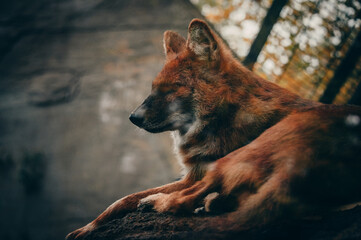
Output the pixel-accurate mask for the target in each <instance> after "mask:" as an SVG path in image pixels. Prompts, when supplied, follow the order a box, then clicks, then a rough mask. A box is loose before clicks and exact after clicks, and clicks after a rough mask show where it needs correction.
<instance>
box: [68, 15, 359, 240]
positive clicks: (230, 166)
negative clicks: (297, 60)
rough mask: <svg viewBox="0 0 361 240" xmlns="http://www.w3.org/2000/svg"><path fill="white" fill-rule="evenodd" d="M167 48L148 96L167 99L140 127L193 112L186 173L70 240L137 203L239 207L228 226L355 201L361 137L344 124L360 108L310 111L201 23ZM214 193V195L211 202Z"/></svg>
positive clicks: (179, 208) (311, 106)
mask: <svg viewBox="0 0 361 240" xmlns="http://www.w3.org/2000/svg"><path fill="white" fill-rule="evenodd" d="M164 41H165V52H166V54H167V57H166V63H165V66H164V68H163V70H162V71H161V72H160V73H159V74H158V76H157V77H156V79H155V80H154V81H153V84H152V94H153V95H151V96H153V97H154V96H157V94H159V93H161V94H163V95H161V96H163V97H162V98H160V99H157V98H155V100H154V101H156V104H154V105H156V106H157V107H158V108H159V109H158V110H156V109H147V111H148V112H147V113H146V114H145V119H146V120H147V119H148V118H149V119H151V118H154V119H155V118H156V117H157V115H158V114H159V112H157V111H160V112H162V111H165V110H167V108H166V106H167V104H171V103H172V102H175V101H178V100H179V99H181V100H182V101H184V102H186V103H187V104H188V105H186V106H187V107H188V108H192V109H191V110H190V112H192V114H193V115H194V116H193V117H194V118H196V119H197V120H198V121H200V122H201V124H200V126H198V128H195V129H193V130H192V131H193V132H190V130H188V129H186V130H185V131H184V133H182V132H181V130H179V132H180V134H179V137H180V139H181V140H182V142H181V143H180V145H179V146H178V147H179V152H180V155H181V157H182V161H183V164H184V165H185V166H186V168H187V169H188V172H187V174H186V176H185V177H184V179H183V180H181V181H179V182H176V183H173V184H169V185H165V186H162V187H159V188H155V189H150V190H147V191H144V192H141V193H136V194H132V195H129V196H127V197H125V198H123V199H121V200H118V201H117V202H115V203H114V204H113V205H112V206H111V207H109V208H108V209H107V210H106V211H105V212H104V213H102V214H101V215H100V216H99V217H98V218H97V219H95V220H94V221H93V222H92V223H90V225H87V226H86V227H84V228H81V229H79V230H77V231H75V232H73V233H71V234H70V235H69V236H68V239H75V238H80V237H81V236H83V235H84V234H85V233H87V232H88V231H91V230H92V229H94V227H96V226H99V225H102V224H104V223H105V222H107V221H109V220H110V219H112V218H115V217H119V216H121V215H122V214H124V213H126V212H129V211H133V210H134V209H136V207H137V205H138V204H139V202H140V200H141V199H143V200H142V202H143V203H148V204H152V205H153V206H154V209H155V210H157V211H160V212H173V213H177V212H185V211H189V212H192V211H193V210H194V209H195V208H196V207H197V206H199V205H200V204H202V201H203V199H204V201H205V202H204V203H203V204H204V205H205V206H206V209H207V210H211V209H212V206H216V205H217V204H216V203H217V201H223V202H224V201H225V204H227V203H229V204H230V202H229V200H230V199H236V200H237V201H236V203H237V204H235V205H236V206H235V208H236V211H234V212H232V213H229V214H228V215H226V217H227V221H224V222H225V223H227V224H230V225H229V226H233V227H240V226H245V225H253V224H261V223H263V222H265V221H270V220H272V219H274V218H276V217H280V216H283V215H284V214H288V216H299V215H300V213H301V214H307V213H308V212H310V211H314V210H315V209H320V208H322V209H329V208H332V207H335V206H338V205H340V204H345V203H348V202H350V201H357V200H358V201H359V200H361V194H359V193H358V188H360V187H361V176H360V174H357V173H358V172H359V171H360V170H361V158H360V155H359V154H357V151H356V150H357V149H359V148H360V147H361V143H360V142H361V140H360V139H361V128H360V126H351V127H350V126H347V125H346V124H345V119H346V117H347V116H349V115H350V114H351V115H354V116H358V117H360V116H361V109H360V108H358V107H355V106H334V105H323V104H321V103H316V102H312V101H309V100H305V99H302V98H300V97H299V96H297V95H295V94H293V93H291V92H289V91H287V90H286V89H283V88H280V87H278V86H277V85H275V84H273V83H270V82H267V81H265V80H264V79H262V78H260V77H259V76H257V75H255V74H254V73H252V72H251V71H249V70H248V69H246V68H245V67H243V66H242V65H241V64H240V63H239V62H238V61H237V60H235V59H234V58H233V57H232V55H231V52H230V50H229V49H228V48H227V47H226V46H225V44H224V43H223V42H222V40H221V39H220V38H219V37H218V36H217V35H216V34H214V33H213V31H212V30H211V29H210V28H209V27H208V26H207V24H206V23H205V22H203V21H201V20H193V21H192V22H191V24H190V26H189V34H188V39H187V41H186V40H185V39H183V38H182V37H181V36H180V35H178V34H177V33H174V32H171V31H167V32H166V33H165V34H164ZM153 108H154V107H153ZM149 121H150V120H149ZM192 124H194V121H193V122H192ZM165 130H175V129H165ZM355 134H356V135H355ZM355 136H356V140H355ZM352 139H354V140H352ZM209 163H212V165H209ZM207 166H210V167H209V168H207ZM325 174H327V175H325ZM325 182H330V184H332V187H333V188H332V191H331V190H330V189H328V188H329V186H328V185H327V184H324V183H325ZM323 190H324V191H325V193H322V191H323ZM212 192H218V193H219V196H218V197H215V196H217V195H214V194H213V195H212V196H211V195H210V196H209V197H207V195H208V194H210V193H212ZM154 194H155V195H154ZM233 210H234V209H233Z"/></svg>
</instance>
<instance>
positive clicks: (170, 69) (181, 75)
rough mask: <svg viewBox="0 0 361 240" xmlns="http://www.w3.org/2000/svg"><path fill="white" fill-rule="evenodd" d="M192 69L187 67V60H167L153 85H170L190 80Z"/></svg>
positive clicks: (183, 83)
mask: <svg viewBox="0 0 361 240" xmlns="http://www.w3.org/2000/svg"><path fill="white" fill-rule="evenodd" d="M190 74H191V73H190V69H189V68H187V65H186V63H185V61H180V60H178V59H175V60H173V61H169V62H166V64H165V65H164V67H163V69H162V70H161V71H160V72H159V73H158V75H157V77H156V78H155V79H154V80H153V85H154V86H157V85H170V84H182V85H185V84H187V82H188V79H189V75H190Z"/></svg>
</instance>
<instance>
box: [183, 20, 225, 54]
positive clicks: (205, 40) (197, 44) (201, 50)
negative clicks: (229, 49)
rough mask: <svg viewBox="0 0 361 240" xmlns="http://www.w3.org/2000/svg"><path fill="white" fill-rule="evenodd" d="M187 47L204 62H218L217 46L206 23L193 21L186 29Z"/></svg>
mask: <svg viewBox="0 0 361 240" xmlns="http://www.w3.org/2000/svg"><path fill="white" fill-rule="evenodd" d="M187 47H188V48H189V49H190V50H191V51H193V52H194V53H195V54H196V55H197V56H198V57H200V58H201V59H204V60H210V61H215V60H218V56H219V46H218V44H217V41H216V40H215V37H214V33H213V32H212V30H211V29H210V28H209V26H208V25H207V23H206V22H204V21H202V20H200V19H193V20H192V21H191V23H190V24H189V27H188V39H187Z"/></svg>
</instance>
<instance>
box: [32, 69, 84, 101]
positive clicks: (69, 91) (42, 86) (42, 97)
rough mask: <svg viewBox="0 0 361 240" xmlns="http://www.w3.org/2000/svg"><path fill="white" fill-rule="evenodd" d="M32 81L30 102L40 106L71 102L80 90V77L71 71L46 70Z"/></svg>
mask: <svg viewBox="0 0 361 240" xmlns="http://www.w3.org/2000/svg"><path fill="white" fill-rule="evenodd" d="M31 82H32V85H31V87H30V90H29V92H28V102H29V103H30V104H32V105H36V106H40V107H46V106H51V105H55V104H60V103H65V102H69V101H71V100H73V99H74V98H75V97H76V96H77V94H78V93H79V91H80V84H79V79H78V78H77V77H76V75H75V74H73V73H69V72H46V73H44V74H41V75H37V76H35V77H33V79H32V81H31Z"/></svg>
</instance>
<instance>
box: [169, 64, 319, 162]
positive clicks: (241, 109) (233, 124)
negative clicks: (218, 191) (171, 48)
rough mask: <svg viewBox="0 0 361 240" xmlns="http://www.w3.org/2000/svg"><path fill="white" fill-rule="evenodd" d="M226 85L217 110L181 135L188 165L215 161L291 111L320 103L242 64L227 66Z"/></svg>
mask: <svg viewBox="0 0 361 240" xmlns="http://www.w3.org/2000/svg"><path fill="white" fill-rule="evenodd" d="M223 69H224V70H223V72H220V73H219V75H218V77H217V78H218V79H219V81H221V82H222V86H224V89H225V90H224V91H222V95H221V96H218V100H219V101H220V104H218V105H217V104H216V105H217V106H218V108H217V107H216V108H215V109H214V112H212V113H211V114H209V113H208V114H207V116H199V117H198V118H197V120H196V122H195V123H194V124H193V126H192V127H191V128H190V130H189V131H188V132H187V133H186V134H184V135H180V134H179V135H178V136H177V139H178V140H177V143H176V144H177V147H178V152H179V154H180V156H181V158H182V161H183V163H185V164H186V165H188V166H193V165H199V163H207V162H212V161H215V160H217V159H219V158H221V157H223V156H225V155H226V154H228V153H230V152H232V151H234V150H235V149H237V148H240V147H242V146H244V145H246V144H248V143H249V142H251V141H252V140H254V139H255V138H257V137H258V136H259V135H260V134H261V133H262V132H264V131H265V130H266V129H267V128H269V127H271V126H273V125H275V124H276V123H277V122H279V121H280V120H281V119H282V118H284V117H285V116H287V115H288V114H290V113H291V112H295V111H300V110H301V109H303V108H305V107H311V106H314V105H317V104H318V103H315V102H312V101H309V100H305V99H302V98H301V97H299V96H297V95H296V94H293V93H291V92H290V91H288V90H286V89H283V88H281V87H279V86H277V85H275V84H273V83H271V82H268V81H266V80H264V79H262V78H260V77H259V76H257V75H256V74H254V73H253V72H251V71H249V70H248V69H246V68H245V67H243V66H241V65H240V64H234V63H233V64H232V65H230V66H223Z"/></svg>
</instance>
